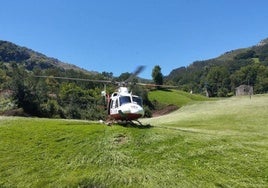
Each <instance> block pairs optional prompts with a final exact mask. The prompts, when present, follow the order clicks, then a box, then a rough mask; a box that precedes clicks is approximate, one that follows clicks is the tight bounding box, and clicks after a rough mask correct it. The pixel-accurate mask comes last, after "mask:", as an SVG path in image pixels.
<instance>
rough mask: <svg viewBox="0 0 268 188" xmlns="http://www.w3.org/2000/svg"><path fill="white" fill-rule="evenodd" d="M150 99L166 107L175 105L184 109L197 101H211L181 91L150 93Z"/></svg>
mask: <svg viewBox="0 0 268 188" xmlns="http://www.w3.org/2000/svg"><path fill="white" fill-rule="evenodd" d="M148 97H149V99H150V100H151V101H154V100H156V101H158V102H160V103H162V104H165V105H169V104H173V105H176V106H178V107H182V106H185V105H187V104H190V103H195V102H197V101H207V100H209V99H208V98H207V97H204V96H202V95H195V94H190V93H187V92H184V91H179V90H168V91H166V90H155V91H150V92H149V94H148Z"/></svg>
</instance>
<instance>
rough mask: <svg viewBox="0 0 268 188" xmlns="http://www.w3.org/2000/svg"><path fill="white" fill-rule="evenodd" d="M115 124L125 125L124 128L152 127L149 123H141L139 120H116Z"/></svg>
mask: <svg viewBox="0 0 268 188" xmlns="http://www.w3.org/2000/svg"><path fill="white" fill-rule="evenodd" d="M117 125H119V126H122V127H125V128H137V129H150V128H153V126H152V125H150V124H146V125H143V124H142V123H140V122H137V123H134V122H130V121H127V122H117Z"/></svg>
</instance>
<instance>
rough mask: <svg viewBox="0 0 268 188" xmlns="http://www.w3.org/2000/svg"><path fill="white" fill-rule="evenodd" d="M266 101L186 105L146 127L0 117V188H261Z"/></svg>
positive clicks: (267, 152)
mask: <svg viewBox="0 0 268 188" xmlns="http://www.w3.org/2000/svg"><path fill="white" fill-rule="evenodd" d="M267 114H268V95H260V96H253V97H252V98H251V99H249V97H233V98H229V99H223V100H217V101H205V102H199V103H196V104H194V103H192V104H190V105H187V106H184V107H182V108H180V109H179V110H178V111H176V112H173V113H171V114H169V115H166V116H162V117H157V118H151V119H143V120H142V121H143V122H144V123H150V124H151V125H152V127H150V128H143V129H142V128H134V127H123V126H119V125H115V126H111V127H109V126H105V125H102V124H98V123H94V122H87V121H72V120H50V119H37V118H8V117H0V187H267V184H268V175H267V174H268V165H267V160H268V157H267V156H268V136H267V135H268V123H267V122H268V116H267Z"/></svg>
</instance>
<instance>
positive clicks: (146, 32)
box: [0, 0, 268, 78]
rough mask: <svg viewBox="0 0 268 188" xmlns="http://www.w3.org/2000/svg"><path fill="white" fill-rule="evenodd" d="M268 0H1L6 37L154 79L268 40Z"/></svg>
mask: <svg viewBox="0 0 268 188" xmlns="http://www.w3.org/2000/svg"><path fill="white" fill-rule="evenodd" d="M267 8H268V1H267V0H254V1H253V0H43V1H42V0H0V40H7V41H10V42H13V43H15V44H18V45H21V46H25V47H28V48H30V49H33V50H35V51H38V52H41V53H43V54H45V55H47V56H49V57H54V58H57V59H59V60H61V61H63V62H66V63H71V64H75V65H77V66H79V67H82V68H84V69H87V70H90V71H98V72H103V71H106V72H113V73H114V75H115V76H119V75H120V74H121V73H124V72H132V71H134V69H135V68H136V67H137V66H138V65H145V66H146V69H145V71H144V72H143V73H141V74H140V76H141V77H144V78H151V72H152V69H153V67H154V66H155V65H159V66H160V67H161V68H162V73H163V74H164V75H167V74H169V73H170V71H172V70H173V69H174V68H178V67H181V66H188V65H189V64H191V63H192V62H194V61H196V60H206V59H210V58H214V57H217V56H219V55H221V54H223V53H224V52H226V51H229V50H233V49H237V48H242V47H249V46H252V45H255V44H257V43H258V42H259V41H260V40H262V39H265V38H268V9H267Z"/></svg>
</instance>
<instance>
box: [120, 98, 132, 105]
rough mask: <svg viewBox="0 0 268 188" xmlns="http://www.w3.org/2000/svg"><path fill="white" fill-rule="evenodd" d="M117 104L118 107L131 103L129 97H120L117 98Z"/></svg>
mask: <svg viewBox="0 0 268 188" xmlns="http://www.w3.org/2000/svg"><path fill="white" fill-rule="evenodd" d="M119 102H120V105H123V104H126V103H131V99H130V97H129V96H120V97H119Z"/></svg>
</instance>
